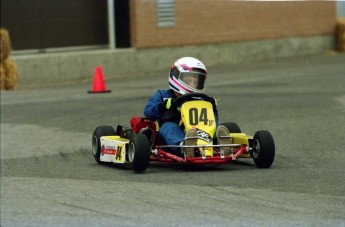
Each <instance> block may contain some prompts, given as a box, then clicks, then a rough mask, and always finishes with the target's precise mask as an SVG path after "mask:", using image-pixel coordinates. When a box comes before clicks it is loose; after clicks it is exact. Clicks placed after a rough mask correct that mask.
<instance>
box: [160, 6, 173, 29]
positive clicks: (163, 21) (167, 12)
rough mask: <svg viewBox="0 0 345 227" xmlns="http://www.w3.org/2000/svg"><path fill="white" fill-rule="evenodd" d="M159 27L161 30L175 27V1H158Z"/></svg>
mask: <svg viewBox="0 0 345 227" xmlns="http://www.w3.org/2000/svg"><path fill="white" fill-rule="evenodd" d="M157 25H158V27H160V28H164V27H174V26H175V0H157Z"/></svg>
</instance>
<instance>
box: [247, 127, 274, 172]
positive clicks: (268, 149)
mask: <svg viewBox="0 0 345 227" xmlns="http://www.w3.org/2000/svg"><path fill="white" fill-rule="evenodd" d="M251 153H252V157H253V160H254V163H255V165H256V166H257V167H258V168H270V167H271V165H272V163H273V161H274V156H275V145H274V140H273V137H272V135H271V133H270V132H269V131H266V130H260V131H257V132H256V133H255V135H254V138H253V146H252V151H251Z"/></svg>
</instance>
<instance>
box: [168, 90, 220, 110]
mask: <svg viewBox="0 0 345 227" xmlns="http://www.w3.org/2000/svg"><path fill="white" fill-rule="evenodd" d="M199 98H201V99H202V100H204V101H207V102H210V103H212V106H213V108H216V102H215V99H214V98H212V97H210V96H208V95H206V94H204V93H199V92H191V93H187V94H184V95H181V96H179V97H177V98H176V99H175V102H176V104H177V106H180V105H181V104H182V103H184V102H187V101H192V100H195V99H199Z"/></svg>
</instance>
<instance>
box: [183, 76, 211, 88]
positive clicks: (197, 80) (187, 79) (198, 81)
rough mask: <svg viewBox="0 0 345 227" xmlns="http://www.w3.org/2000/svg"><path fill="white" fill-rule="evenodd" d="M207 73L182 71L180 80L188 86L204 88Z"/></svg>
mask: <svg viewBox="0 0 345 227" xmlns="http://www.w3.org/2000/svg"><path fill="white" fill-rule="evenodd" d="M205 79H206V75H205V74H203V73H199V72H182V73H181V74H180V76H179V80H180V81H182V82H183V83H185V84H186V85H187V86H188V87H190V88H193V89H197V90H203V89H204V83H205Z"/></svg>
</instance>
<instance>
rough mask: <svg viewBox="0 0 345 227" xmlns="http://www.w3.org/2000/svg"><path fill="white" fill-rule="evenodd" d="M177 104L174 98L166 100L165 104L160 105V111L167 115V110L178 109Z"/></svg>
mask: <svg viewBox="0 0 345 227" xmlns="http://www.w3.org/2000/svg"><path fill="white" fill-rule="evenodd" d="M176 108H177V102H176V100H175V99H174V98H168V99H165V100H164V101H163V102H161V103H159V104H158V111H159V112H161V113H165V111H167V110H171V109H176Z"/></svg>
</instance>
